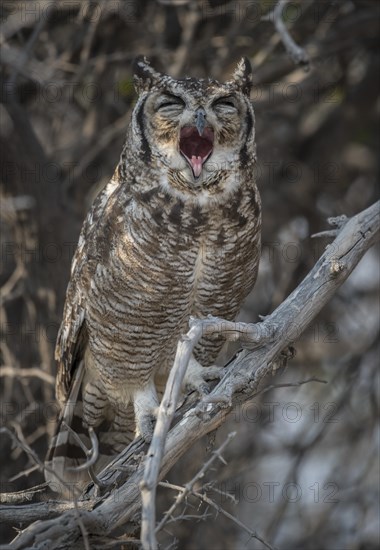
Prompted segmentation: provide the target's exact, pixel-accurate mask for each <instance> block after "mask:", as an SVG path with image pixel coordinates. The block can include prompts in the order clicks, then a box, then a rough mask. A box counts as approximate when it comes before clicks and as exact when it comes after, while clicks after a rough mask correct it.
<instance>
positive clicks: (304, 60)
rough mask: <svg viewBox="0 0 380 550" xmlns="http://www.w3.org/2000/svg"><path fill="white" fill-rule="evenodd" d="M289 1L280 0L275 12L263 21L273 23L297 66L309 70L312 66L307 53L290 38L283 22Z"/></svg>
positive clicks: (266, 16)
mask: <svg viewBox="0 0 380 550" xmlns="http://www.w3.org/2000/svg"><path fill="white" fill-rule="evenodd" d="M288 1H289V0H279V2H278V3H277V4H276V6H275V8H274V10H273V11H271V12H270V13H269V14H267V15H265V16H264V17H263V18H262V19H263V20H264V21H273V24H274V26H275V28H276V30H277V32H278V34H279V35H280V36H281V40H282V43H283V44H284V46H285V49H286V51H287V52H288V55H289V56H290V57H291V58H292V60H293V61H294V63H296V64H297V65H303V66H304V67H305V69H306V70H307V69H308V68H309V65H310V58H309V56H308V54H307V53H306V51H305V50H304V49H303V48H301V47H300V46H298V44H296V43H295V41H294V40H293V38H292V37H291V36H290V34H289V31H288V29H287V28H286V26H285V23H284V21H283V18H282V16H283V12H284V9H285V6H286V4H287V3H288Z"/></svg>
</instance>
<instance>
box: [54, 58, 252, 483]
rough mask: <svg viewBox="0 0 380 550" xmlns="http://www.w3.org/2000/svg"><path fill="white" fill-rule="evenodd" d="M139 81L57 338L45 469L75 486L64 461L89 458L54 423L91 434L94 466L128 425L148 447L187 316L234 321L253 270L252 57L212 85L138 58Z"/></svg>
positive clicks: (205, 349) (82, 242)
mask: <svg viewBox="0 0 380 550" xmlns="http://www.w3.org/2000/svg"><path fill="white" fill-rule="evenodd" d="M135 84H136V89H137V91H138V93H139V97H138V100H137V103H136V106H135V108H134V111H133V115H132V121H131V125H130V127H129V130H128V134H127V139H126V142H125V145H124V148H123V151H122V154H121V158H120V162H119V165H118V167H117V169H116V171H115V174H114V176H113V178H112V180H111V181H110V183H109V184H108V185H107V187H106V188H105V189H104V190H103V191H102V192H101V193H100V195H99V196H98V197H97V199H96V200H95V202H94V205H93V207H92V209H91V210H90V212H89V214H88V216H87V218H86V221H85V223H84V225H83V228H82V232H81V235H80V239H79V243H78V248H77V251H76V253H75V256H74V259H73V265H72V272H71V279H70V283H69V286H68V290H67V296H66V304H65V309H64V314H63V321H62V325H61V328H60V331H59V335H58V341H57V348H56V358H57V361H58V374H57V396H58V399H59V401H60V403H61V404H62V406H63V413H62V417H61V424H60V427H59V429H58V431H57V435H56V437H55V438H54V439H53V444H52V446H51V449H50V453H49V457H48V464H49V466H50V467H52V468H53V469H55V471H57V472H58V473H59V475H60V476H61V477H65V478H66V479H72V480H78V479H83V476H84V473H83V472H80V473H77V474H75V473H73V472H70V473H69V471H68V469H67V467H68V465H72V464H79V463H80V462H81V461H83V459H84V457H83V452H82V451H81V450H80V449H79V448H78V444H77V442H76V441H75V438H73V436H72V435H71V436H69V434H68V432H67V431H65V429H64V425H63V423H62V419H63V420H64V422H66V423H68V424H70V425H71V426H72V427H74V426H75V428H74V429H75V430H76V431H77V432H78V433H81V438H82V440H83V441H85V442H86V444H87V445H88V444H89V440H88V435H87V430H88V427H93V428H94V429H95V430H96V431H97V433H98V438H99V441H100V446H101V455H102V456H101V458H100V459H99V461H98V464H97V468H100V466H101V465H102V464H104V460H103V458H102V457H103V456H107V455H108V456H109V455H112V454H114V453H115V452H118V451H119V450H121V448H122V447H123V446H124V445H125V444H126V443H128V442H129V441H130V440H131V438H132V437H133V432H134V430H135V431H136V434H139V435H142V437H144V438H145V439H146V440H149V439H150V437H151V434H152V428H153V423H152V419H153V417H154V411H155V408H156V407H157V404H158V397H157V388H158V389H160V388H161V387H162V385H163V383H164V382H165V380H166V378H167V375H168V372H169V370H170V368H171V366H172V363H173V359H174V355H175V350H176V346H177V342H178V338H179V336H180V335H181V334H182V333H184V332H186V331H187V327H188V320H189V317H190V316H191V315H193V316H196V317H205V316H206V315H208V314H212V315H217V316H220V317H223V318H225V319H229V320H234V319H235V317H236V315H237V313H238V311H239V308H240V306H241V304H242V301H243V299H244V298H245V296H246V295H247V294H248V293H249V292H250V290H251V289H252V287H253V285H254V282H255V279H256V274H257V267H258V262H259V248H260V224H261V215H260V197H259V194H258V191H257V188H256V184H255V178H254V164H255V160H256V155H255V141H254V115H253V109H252V106H251V103H250V100H249V91H250V86H251V71H250V65H249V62H248V61H247V60H246V59H242V61H241V62H240V63H239V64H238V66H237V68H236V70H235V72H234V74H233V76H232V78H231V80H230V81H228V82H226V83H224V84H221V83H219V82H217V81H214V80H196V79H191V78H185V79H182V80H174V79H172V78H171V77H169V76H167V75H162V74H160V73H158V72H156V71H155V70H154V69H153V68H152V67H151V66H150V65H149V63H148V62H147V61H146V60H144V59H138V60H137V61H136V63H135ZM222 345H223V339H222V338H219V337H207V338H203V339H202V340H201V341H200V343H199V345H198V346H197V348H196V350H195V353H194V358H193V360H192V361H191V364H190V367H189V371H188V373H187V376H186V385H187V386H188V387H190V388H193V389H198V390H201V389H202V387H203V386H204V378H212V377H215V376H217V371H216V369H215V368H214V367H213V366H212V365H213V363H214V361H215V359H216V357H217V355H218V353H219V351H220V349H221V346H222ZM199 364H201V365H202V367H200V365H199ZM206 367H209V368H206ZM48 477H49V476H48ZM50 477H51V476H50Z"/></svg>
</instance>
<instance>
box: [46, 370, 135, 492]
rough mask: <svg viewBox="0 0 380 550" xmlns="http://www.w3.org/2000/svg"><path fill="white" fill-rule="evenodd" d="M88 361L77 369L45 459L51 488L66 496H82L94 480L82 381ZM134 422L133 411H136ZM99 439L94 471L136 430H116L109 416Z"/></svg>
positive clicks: (131, 437)
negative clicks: (84, 420)
mask: <svg viewBox="0 0 380 550" xmlns="http://www.w3.org/2000/svg"><path fill="white" fill-rule="evenodd" d="M83 377H84V362H83V361H81V363H80V364H79V365H78V367H77V368H76V369H75V375H74V377H73V379H72V383H71V388H70V392H69V397H68V399H67V401H66V403H65V405H64V407H63V409H62V411H61V414H60V416H59V418H58V422H57V425H56V429H55V433H54V435H53V437H52V439H51V442H50V446H49V449H48V452H47V455H46V459H45V479H46V481H47V482H48V483H49V485H50V488H51V489H52V490H53V491H54V492H57V493H59V494H60V495H61V497H63V498H67V499H70V500H71V499H73V498H74V497H78V496H79V495H80V494H81V492H82V491H83V489H84V487H85V486H86V485H87V484H88V483H89V482H90V481H91V477H90V474H89V470H88V468H85V469H81V467H82V468H83V465H84V464H85V463H87V462H88V461H89V456H88V455H87V454H86V450H90V449H91V448H92V443H91V439H90V435H89V432H88V428H87V427H86V426H85V425H84V424H83V421H82V418H83V401H82V383H83ZM132 426H133V415H132ZM95 434H96V437H97V439H98V443H99V452H98V456H97V459H96V462H95V464H93V465H92V470H93V473H95V475H96V474H98V473H99V472H100V471H101V470H102V469H103V468H104V467H105V466H106V465H107V464H108V463H109V462H110V461H111V460H112V459H113V458H114V457H115V455H116V454H118V453H120V452H121V451H122V450H123V449H124V448H125V447H126V446H127V445H128V444H129V443H130V442H131V441H132V439H133V437H134V434H133V430H131V431H129V432H125V433H120V432H115V431H114V430H113V429H112V422H110V421H107V420H105V421H104V422H103V423H102V424H101V425H100V426H99V427H97V428H96V431H95Z"/></svg>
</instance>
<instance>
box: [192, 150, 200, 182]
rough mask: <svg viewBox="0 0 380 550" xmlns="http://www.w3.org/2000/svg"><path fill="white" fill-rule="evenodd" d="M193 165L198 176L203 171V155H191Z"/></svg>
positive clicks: (195, 174)
mask: <svg viewBox="0 0 380 550" xmlns="http://www.w3.org/2000/svg"><path fill="white" fill-rule="evenodd" d="M191 166H192V167H193V171H194V176H195V177H196V178H198V177H199V176H200V174H201V172H202V157H196V156H195V155H193V156H192V157H191Z"/></svg>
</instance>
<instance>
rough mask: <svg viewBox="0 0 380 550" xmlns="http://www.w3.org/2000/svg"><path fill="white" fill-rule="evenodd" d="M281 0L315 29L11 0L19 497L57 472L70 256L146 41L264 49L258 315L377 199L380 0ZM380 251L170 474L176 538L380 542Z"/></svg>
mask: <svg viewBox="0 0 380 550" xmlns="http://www.w3.org/2000/svg"><path fill="white" fill-rule="evenodd" d="M278 5H280V6H282V7H283V8H284V11H283V21H284V23H285V28H286V29H288V30H289V31H290V36H291V37H292V39H293V40H294V42H293V41H292V40H290V41H289V36H286V35H284V33H283V29H282V28H281V21H280V20H279V19H278V17H277V19H276V12H272V11H271V10H272V9H273V8H274V7H275V6H276V3H275V2H271V1H261V2H260V1H256V2H254V1H241V2H239V1H234V2H227V1H223V0H208V1H206V0H204V1H202V0H200V1H186V0H184V1H177V2H176V1H174V0H172V1H171V0H167V1H163V0H162V1H153V0H150V1H148V0H142V1H138V0H131V1H101V0H98V1H96V2H92V1H91V2H87V1H81V2H80V1H76V0H56V1H52V0H49V1H44V0H40V1H37V2H35V1H30V2H25V1H24V2H18V1H17V0H13V1H3V2H2V3H1V6H0V9H1V17H2V21H1V24H0V43H1V46H2V48H1V52H0V64H1V65H0V70H1V81H2V85H1V92H0V93H1V97H0V99H1V103H0V142H1V217H0V223H1V271H0V285H1V313H0V315H1V317H0V322H1V337H2V338H1V355H0V361H1V362H0V380H1V403H2V407H1V411H2V419H1V420H2V424H3V425H4V426H6V427H7V428H9V430H10V432H12V433H14V434H15V435H16V437H17V439H18V443H17V444H15V440H14V438H13V439H12V438H11V437H10V436H9V433H10V432H5V431H2V434H1V443H0V461H1V492H2V493H15V492H16V491H22V492H23V493H22V495H18V496H17V495H15V494H13V496H12V499H13V502H14V503H15V502H16V503H17V501H18V500H19V503H18V504H19V505H18V510H19V511H20V510H21V508H20V506H21V505H22V506H25V490H26V489H27V488H30V487H33V486H36V485H38V484H41V483H42V482H43V473H42V471H41V468H40V467H39V465H38V462H36V461H38V460H40V461H41V460H43V457H44V454H45V452H46V449H47V445H48V440H49V437H50V435H51V433H52V430H53V428H54V420H55V415H56V412H57V408H56V405H55V402H54V375H55V365H54V361H53V350H54V342H55V337H56V333H57V330H58V326H59V323H60V316H61V312H62V307H63V300H64V294H65V289H66V285H67V281H68V276H69V269H70V261H71V257H72V254H73V251H74V249H75V246H76V242H77V238H78V233H79V230H80V226H81V223H82V220H83V218H84V215H85V212H86V210H87V209H88V207H89V205H90V204H91V202H92V200H93V197H94V196H95V194H96V193H97V192H98V191H99V189H101V188H102V186H103V185H104V184H105V183H106V182H107V181H108V179H109V177H110V176H111V174H112V171H113V169H114V167H115V165H116V163H117V161H118V156H119V153H120V150H121V146H122V143H123V137H124V133H125V128H126V125H127V123H128V119H129V116H130V111H131V108H132V106H133V102H134V98H135V95H134V90H133V86H132V75H131V68H130V67H131V61H132V59H133V58H134V57H135V56H136V55H137V54H145V55H146V56H147V57H148V58H150V59H151V60H152V63H153V64H156V65H157V66H158V67H159V68H160V69H162V70H165V71H166V72H168V73H170V74H172V75H173V76H178V75H185V74H191V75H194V76H199V77H204V76H213V77H216V78H221V79H223V78H225V77H226V76H227V75H228V74H229V72H230V71H231V68H232V67H233V66H234V64H235V62H236V60H237V59H239V58H240V57H241V56H242V55H247V56H248V57H249V58H250V60H251V62H252V65H253V67H254V89H253V92H252V100H253V103H254V107H255V111H256V124H257V126H256V132H257V134H256V135H257V144H258V157H259V165H258V169H257V177H258V182H259V187H260V191H261V195H262V201H263V218H264V220H263V223H264V227H263V243H264V244H263V253H262V261H261V267H260V276H259V281H258V283H257V285H256V288H255V290H254V292H253V294H252V296H250V297H249V299H248V300H247V303H246V305H245V307H244V309H243V311H242V313H241V316H240V318H241V320H242V321H246V322H256V321H258V318H259V317H258V316H259V315H269V314H270V313H271V312H273V311H274V310H275V308H277V306H279V305H280V304H282V303H283V302H284V300H285V299H286V297H287V296H288V295H289V294H290V293H291V291H292V290H293V289H294V288H296V287H297V285H298V284H299V283H300V282H301V281H302V280H303V279H304V277H305V276H306V275H307V273H308V272H309V271H310V270H311V269H312V268H313V266H314V264H315V263H316V261H317V260H318V258H319V257H320V256H321V254H322V253H323V252H324V249H325V246H326V244H327V243H329V242H331V240H330V239H327V238H326V237H324V238H319V239H311V238H310V236H311V235H312V234H313V233H317V232H320V231H323V230H325V229H327V228H328V226H327V223H326V218H328V217H329V216H338V215H342V214H345V215H347V216H348V217H352V216H353V215H355V214H357V213H358V212H360V211H362V210H363V209H365V208H367V207H368V206H369V205H371V204H372V203H374V202H375V200H376V198H377V193H378V191H377V188H378V179H377V178H378V169H379V161H378V153H377V151H378V147H379V132H378V129H379V120H378V119H379V110H380V106H379V99H378V92H379V86H378V77H377V76H376V75H378V74H379V50H378V47H377V38H378V34H379V15H380V14H379V6H378V3H377V2H376V1H375V0H368V1H365V0H342V1H340V2H332V1H321V0H318V1H313V0H305V1H302V2H297V1H294V2H283V1H280V2H279V4H278ZM268 14H269V16H268ZM279 21H280V24H279ZM274 23H275V24H274ZM281 33H282V34H281ZM297 45H298V46H297ZM300 48H301V49H300ZM378 256H379V251H378V249H377V248H376V247H373V248H371V249H370V250H369V251H368V252H367V253H366V255H365V256H364V258H363V259H362V260H361V262H360V264H359V265H358V267H357V268H356V269H355V270H354V271H353V273H352V275H351V276H350V277H349V278H348V280H347V282H345V283H344V284H343V285H342V286H341V287H340V288H339V289H338V290H337V291H336V293H335V295H334V296H333V298H332V299H331V301H330V302H329V303H328V305H327V306H326V307H325V308H324V309H323V310H322V311H321V312H320V313H319V314H318V315H317V316H316V317H315V318H314V320H313V322H312V324H311V325H310V326H308V327H306V325H305V319H304V318H303V317H302V315H301V314H300V317H299V320H297V318H293V319H292V321H293V329H295V333H297V334H298V335H299V336H300V337H299V338H298V340H297V341H296V342H295V343H294V346H295V348H296V355H295V357H293V358H292V359H291V361H290V362H289V365H288V368H287V369H286V371H285V372H283V371H282V372H278V373H277V374H275V376H274V377H273V378H269V379H268V378H267V379H266V380H265V383H264V385H263V386H262V387H261V390H265V391H261V393H259V394H258V395H257V396H256V397H255V399H250V400H249V401H245V402H244V403H242V404H241V405H240V406H239V405H237V406H235V407H234V408H233V410H232V411H231V412H230V414H229V416H228V418H227V420H226V422H225V423H224V424H223V425H222V426H221V427H220V428H219V429H218V431H217V432H216V433H210V434H209V435H208V436H204V437H203V438H202V439H200V441H198V442H197V443H196V444H195V443H194V444H193V445H192V447H191V448H190V449H188V450H187V452H186V453H185V454H184V455H183V456H182V457H181V458H180V459H179V460H178V462H177V464H175V466H173V467H172V468H171V469H170V471H169V472H168V473H167V474H166V473H165V477H164V479H165V483H162V484H161V485H160V486H159V487H158V492H157V512H156V520H157V522H158V524H159V526H160V531H159V533H158V535H157V536H158V540H159V542H160V543H161V544H162V548H169V547H174V545H175V542H174V541H175V540H176V541H177V543H176V544H177V547H178V548H180V549H185V550H187V549H189V550H190V549H195V548H211V549H215V550H216V549H231V550H232V549H238V550H240V549H242V548H247V549H252V550H253V549H255V550H256V549H257V550H261V549H262V548H264V547H265V544H269V545H270V546H272V547H278V548H281V549H282V550H285V549H288V550H294V549H295V548H302V549H310V550H311V549H313V550H314V549H315V550H319V549H320V548H324V549H326V550H338V549H339V550H340V549H345V550H346V549H347V550H348V549H350V550H351V549H352V550H354V549H364V548H365V549H371V548H377V547H378V544H379V525H378V516H379V507H378V498H379V491H378V489H379V478H378V468H377V465H378V459H379V452H378V441H377V439H376V438H377V437H378V429H379V421H378V418H379V414H378V413H379V378H378V376H379V375H378V357H379V344H378V336H379V323H378V318H379V308H378V298H379V285H378V280H379V275H378V270H379V268H378V266H379V261H378V260H379V257H378ZM305 307H306V304H305ZM293 329H292V330H293ZM293 335H294V334H293V333H291V334H290V336H292V338H290V339H291V340H292V341H293V340H294V338H293ZM235 349H237V348H235ZM229 356H230V355H229ZM229 356H228V357H229ZM226 357H227V356H226ZM310 379H312V380H314V381H310V382H308V383H302V384H299V382H305V381H307V380H310ZM318 380H319V381H318ZM321 380H322V381H324V382H325V383H321ZM188 406H191V403H190V404H189V405H188ZM205 423H206V420H205ZM176 428H177V427H176ZM177 432H178V428H177ZM177 432H175V430H173V431H172V439H171V440H170V441H172V440H173V441H174V439H173V438H174V436H175V434H176V433H177ZM231 432H236V435H235V437H233V438H232V437H231V438H229V437H228V434H230V433H231ZM173 434H174V435H173ZM214 439H215V441H214ZM226 441H228V445H225V442H226ZM221 446H222V447H223V448H222V450H220V451H219V452H218V453H217V455H213V454H212V449H213V448H214V449H218V448H220V447H221ZM142 449H144V448H143V447H142V445H141V444H139V443H137V444H136V447H135V448H133V449H132V450H133V451H141V450H142ZM145 450H146V449H145ZM130 454H133V453H132V452H131V453H130ZM134 454H135V455H136V452H135V453H134ZM219 457H223V460H224V461H225V462H224V461H222V460H220V459H219ZM212 458H213V460H211V459H212ZM204 464H207V468H204V469H202V468H203V465H204ZM199 472H201V473H202V475H201V476H200V475H197V474H198V473H199ZM191 480H192V481H191ZM190 481H191V483H190ZM186 484H187V485H186ZM184 486H186V491H185V492H184V489H183V487H184ZM181 487H182V488H181ZM136 491H137V492H138V490H137V489H136ZM177 495H183V496H181V497H180V499H179V502H178V503H177V504H178V505H177V507H176V508H175V509H173V510H172V512H171V513H170V515H167V516H165V511H167V510H168V509H169V508H170V507H171V506H172V504H173V500H174V499H175V498H176V496H177ZM7 498H8V501H9V498H10V497H9V496H8V497H7ZM113 498H114V502H115V503H116V504H117V502H116V500H115V499H116V498H117V495H116V496H115V495H114V497H113ZM32 502H37V503H39V504H38V506H40V508H36V507H34V508H31V509H30V510H32V511H31V512H30V513H32V514H34V516H33V517H30V521H31V520H32V519H37V518H39V517H40V518H45V519H46V518H47V517H48V516H49V514H50V515H51V516H52V517H53V516H56V515H57V514H60V513H62V510H63V508H64V506H62V505H61V504H59V503H58V504H57V503H56V502H54V501H52V500H51V495H49V493H48V492H47V491H46V490H45V489H41V491H40V492H37V493H35V494H34V496H33V498H32ZM87 504H88V501H84V504H83V503H82V504H81V505H80V506H83V507H84V508H86V506H87ZM119 508H120V506H119ZM7 511H8V512H7ZM1 513H2V512H1V511H0V516H1ZM6 513H8V516H6ZM16 515H17V510H16V511H13V512H12V510H11V511H10V509H9V507H7V506H6V507H4V510H3V516H1V517H2V518H3V519H6V517H8V521H7V522H4V524H3V525H2V526H1V527H0V529H1V530H0V542H1V543H4V544H6V543H8V542H9V541H11V540H12V539H13V537H14V536H15V531H14V528H20V527H23V528H24V527H26V523H23V524H21V523H20V522H18V521H16V520H13V522H12V521H11V520H10V519H9V516H10V517H11V518H14V517H15V516H16ZM72 517H73V518H74V519H73V521H74V522H76V523H78V516H77V515H75V514H74V515H73V516H72ZM82 527H83V525H82ZM138 527H139V516H138V513H137V515H136V516H135V517H134V518H131V519H130V520H129V521H128V526H127V524H124V528H120V527H119V529H118V530H117V531H113V532H112V535H107V536H106V537H104V538H103V539H102V538H101V536H100V535H99V534H98V535H97V536H96V537H95V536H94V537H93V538H91V532H90V535H89V536H83V533H80V534H79V535H78V537H80V539H78V542H77V543H76V546H75V545H74V544H73V543H72V542H71V543H70V548H83V547H85V545H89V547H91V548H99V547H102V548H111V547H112V548H120V547H122V545H124V547H135V546H136V543H126V542H125V537H126V536H127V537H137V538H138V536H139V531H138ZM87 530H88V527H87ZM79 531H80V529H79ZM95 531H96V530H94V532H95ZM125 532H126V533H127V535H125ZM257 537H259V538H257ZM259 539H262V540H261V541H260V540H259ZM111 541H112V542H111ZM263 541H265V542H263ZM46 544H47V546H45V547H47V548H57V547H58V546H57V545H56V544H55V543H54V542H47V543H46ZM112 544H113V546H112ZM106 545H108V546H106ZM30 546H31V545H30V544H29V545H28V544H27V545H24V546H20V545H19V546H17V544H16V543H15V544H14V546H12V547H15V548H16V547H19V548H27V547H30ZM34 547H35V548H37V547H38V548H42V546H41V545H40V546H38V545H36V546H34ZM60 547H62V548H63V547H64V546H60Z"/></svg>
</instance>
